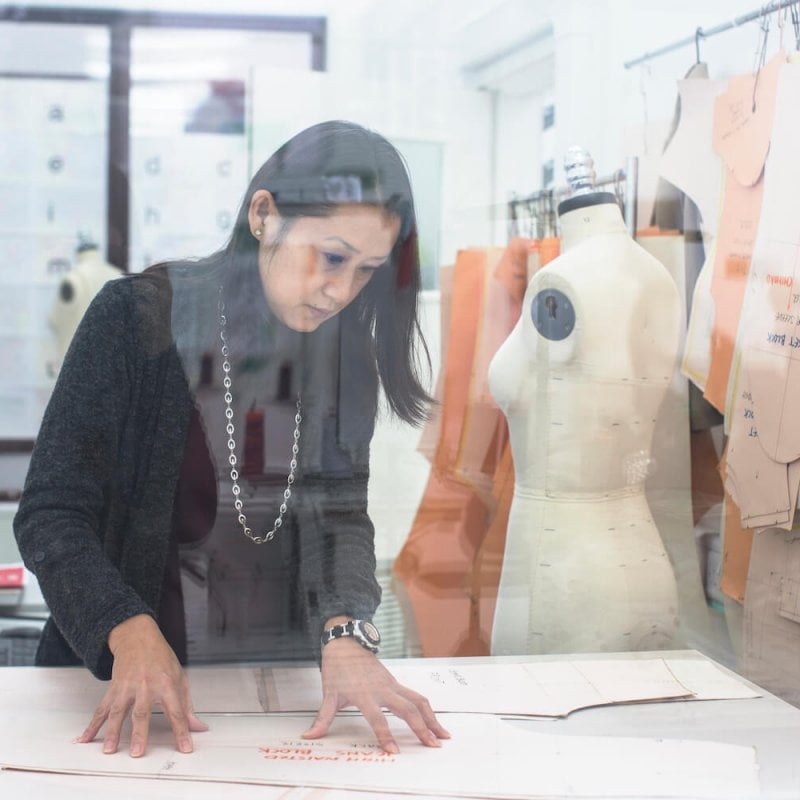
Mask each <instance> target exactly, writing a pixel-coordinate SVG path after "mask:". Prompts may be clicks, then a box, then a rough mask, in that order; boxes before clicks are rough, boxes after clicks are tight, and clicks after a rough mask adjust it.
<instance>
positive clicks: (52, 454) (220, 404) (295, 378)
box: [15, 122, 447, 756]
mask: <svg viewBox="0 0 800 800" xmlns="http://www.w3.org/2000/svg"><path fill="white" fill-rule="evenodd" d="M419 285H420V276H419V261H418V255H417V242H416V221H415V216H414V209H413V202H412V196H411V190H410V185H409V181H408V177H407V174H406V171H405V168H404V166H403V163H402V161H401V159H400V157H399V155H398V154H397V152H396V151H395V150H394V148H393V147H392V146H391V145H390V144H389V143H388V142H387V141H386V140H385V139H383V138H382V137H380V136H378V135H377V134H374V133H372V132H369V131H367V130H365V129H363V128H360V127H358V126H356V125H353V124H350V123H344V122H329V123H323V124H320V125H316V126H314V127H312V128H309V129H307V130H305V131H303V132H301V133H300V134H298V135H297V136H296V137H294V138H293V139H292V140H290V141H289V142H287V143H286V144H285V145H284V146H283V147H281V148H280V149H279V150H278V151H277V152H276V153H275V154H274V155H273V156H272V157H271V158H270V159H269V160H268V161H267V162H266V163H265V164H264V165H263V166H262V167H261V169H260V170H259V171H258V173H257V174H256V175H255V177H254V178H253V180H252V182H251V184H250V187H249V188H248V191H247V194H246V196H245V199H244V202H243V204H242V207H241V209H240V211H239V214H238V216H237V220H236V224H235V228H234V231H233V234H232V236H231V239H230V241H229V242H228V244H227V246H226V247H225V248H224V249H223V250H222V251H220V252H218V253H216V254H214V255H213V256H211V257H209V258H207V259H205V260H200V261H197V262H184V263H170V264H165V265H160V266H158V267H154V268H151V269H150V270H147V271H146V272H144V273H142V274H141V275H135V276H129V277H127V278H124V279H122V280H118V281H114V282H112V283H110V284H108V285H107V286H106V287H105V288H104V289H103V290H102V291H101V292H100V294H99V295H98V296H97V297H96V298H95V300H94V302H93V303H92V305H91V307H90V308H89V310H88V312H87V314H86V315H85V317H84V319H83V321H82V323H81V326H80V328H79V330H78V332H77V333H76V335H75V338H74V340H73V342H72V345H71V347H70V350H69V352H68V354H67V356H66V359H65V362H64V366H63V368H62V371H61V373H60V375H59V379H58V383H57V386H56V388H55V391H54V393H53V396H52V399H51V401H50V404H49V406H48V409H47V412H46V414H45V417H44V420H43V422H42V426H41V429H40V434H39V437H38V439H37V442H36V447H35V450H34V453H33V457H32V460H31V466H30V470H29V473H28V477H27V480H26V484H25V489H24V492H23V497H22V500H21V502H20V507H19V511H18V514H17V516H16V519H15V533H16V536H17V541H18V544H19V548H20V551H21V553H22V555H23V559H24V560H25V563H26V564H27V565H28V566H29V568H30V569H31V570H32V571H33V572H34V573H35V574H36V576H37V578H38V580H39V582H40V585H41V587H42V591H43V593H44V596H45V599H46V600H47V603H48V605H49V607H50V610H51V614H52V617H51V619H50V620H49V621H48V624H47V625H46V627H45V630H44V633H43V636H42V640H41V643H40V646H39V651H38V654H37V663H39V664H46V665H63V664H81V663H83V664H85V665H86V666H87V667H88V668H89V669H90V670H91V671H92V673H93V674H94V675H95V676H97V677H99V678H102V679H109V678H110V679H111V684H110V687H109V689H108V691H107V692H106V694H105V696H104V698H103V700H102V702H101V703H100V705H99V706H98V708H97V709H96V711H95V714H94V716H93V718H92V720H91V722H90V723H89V725H88V727H87V728H86V730H85V731H84V732H83V734H82V735H81V736H80V737H79V739H78V741H81V742H88V741H91V740H92V739H93V738H94V737H95V736H96V735H97V733H98V732H99V731H100V729H101V728H102V727H103V726H105V731H104V740H103V751H104V752H106V753H113V752H115V751H116V750H117V748H118V745H119V736H120V729H121V725H122V723H123V721H124V720H125V719H126V718H127V716H128V715H129V714H130V715H131V718H132V724H133V726H132V735H131V746H130V753H131V755H132V756H140V755H142V754H143V753H144V751H145V748H146V745H147V737H148V728H149V717H150V712H151V708H152V706H153V704H154V703H159V704H160V705H161V706H162V708H163V710H164V713H165V715H166V716H167V718H168V719H169V721H170V724H171V726H172V730H173V732H174V736H175V740H176V744H177V747H178V749H179V750H180V751H182V752H190V751H191V750H192V738H191V732H192V731H201V730H205V729H206V726H205V724H204V723H202V722H201V721H200V720H199V719H198V718H197V716H196V715H195V714H194V712H193V710H192V705H191V699H190V690H189V686H188V683H187V681H186V678H185V675H184V673H183V670H182V669H181V664H182V663H186V661H187V657H188V656H187V654H188V653H189V651H190V650H191V646H190V645H191V644H192V643H191V642H188V640H187V632H186V624H185V619H186V618H187V616H188V615H189V613H190V610H191V609H190V607H189V605H190V604H187V602H186V597H185V591H186V590H188V588H190V587H191V583H190V582H187V581H186V580H185V576H186V574H187V573H192V571H194V574H195V575H196V577H197V576H199V577H197V580H199V581H200V583H201V584H202V585H203V586H204V587H205V589H206V591H207V594H208V595H209V596H211V598H212V599H211V600H210V601H209V608H208V618H209V620H210V621H211V625H210V627H211V628H212V629H213V630H212V633H211V638H212V639H213V642H212V643H211V645H209V647H210V649H211V651H212V653H211V659H209V658H208V656H209V653H208V652H206V653H205V654H204V656H205V657H207V658H206V660H213V655H214V652H213V651H214V648H215V647H222V651H221V652H222V657H223V658H234V657H235V647H234V648H233V649H231V642H233V643H234V644H236V643H238V644H244V645H245V647H247V646H252V642H250V645H248V641H250V639H252V637H250V636H249V632H252V629H253V628H254V629H256V630H257V632H258V633H259V636H260V638H258V637H256V638H257V641H258V643H259V644H260V645H263V647H264V648H265V649H264V650H262V651H261V652H260V657H261V658H269V657H274V654H273V653H271V652H270V648H271V647H272V645H271V642H275V641H281V642H284V643H285V642H286V641H289V642H290V645H289V652H290V654H291V655H294V656H296V657H303V656H304V655H306V653H311V654H316V655H317V657H318V658H320V660H321V670H322V683H323V702H322V706H321V708H320V711H319V714H318V716H317V719H316V720H315V722H314V723H313V725H312V726H311V728H310V729H309V730H308V731H307V732H306V733H305V734H304V735H305V736H307V737H309V738H316V737H319V736H323V735H324V734H325V733H326V732H327V730H328V728H329V726H330V723H331V721H332V719H333V717H334V715H335V713H336V711H337V710H338V709H339V708H343V707H344V706H346V705H355V706H357V707H358V708H359V709H360V710H361V711H362V713H363V714H364V716H365V717H366V719H367V720H368V721H369V723H370V725H371V726H372V728H373V730H374V731H375V733H376V735H377V737H378V740H379V742H380V744H381V745H382V746H383V748H384V749H385V750H386V751H387V752H397V749H398V748H397V744H396V742H395V741H394V739H393V738H392V735H391V733H390V731H389V728H388V726H387V723H386V720H385V719H384V716H383V713H382V711H381V707H382V706H384V707H386V708H388V709H389V710H391V711H392V712H393V713H395V714H396V715H397V716H399V717H401V718H403V719H404V720H405V721H406V722H407V723H408V725H409V726H410V727H411V728H412V729H413V730H414V732H415V733H416V734H417V736H418V737H419V738H420V740H421V741H422V742H423V743H424V744H426V745H429V746H437V745H438V744H439V739H440V738H443V737H446V736H447V733H446V731H445V730H444V729H443V728H442V727H441V725H440V724H439V723H438V722H437V720H436V718H435V716H434V715H433V713H432V711H431V709H430V706H429V705H428V703H427V701H426V700H425V699H424V698H423V697H421V696H420V695H418V694H416V693H414V692H412V691H411V690H409V689H406V688H405V687H403V686H400V685H399V684H398V683H397V682H396V681H395V680H394V679H393V678H392V677H391V675H390V674H389V673H388V671H387V670H386V669H385V668H384V667H383V666H382V665H381V663H380V662H379V661H378V660H377V658H376V657H375V652H374V651H375V644H376V642H375V641H374V639H375V637H376V636H377V634H376V632H375V631H374V629H373V628H372V627H370V625H369V624H368V623H369V620H370V618H371V616H372V614H373V612H374V610H375V608H376V607H377V605H378V602H379V599H380V589H379V587H378V585H377V583H376V581H375V575H374V569H375V556H374V548H373V529H372V525H371V523H370V521H369V519H368V517H367V514H366V502H367V477H368V457H369V442H370V439H371V436H372V432H373V428H374V420H375V416H376V413H377V409H378V386H379V384H380V385H382V387H383V390H384V393H385V396H386V399H387V401H388V404H389V406H390V408H391V409H392V410H393V411H394V413H396V414H397V415H398V416H399V417H401V418H402V419H405V420H407V421H409V422H418V421H419V420H420V419H421V418H422V417H423V415H424V408H425V404H426V403H427V402H428V400H429V398H428V396H427V394H426V393H425V391H424V389H423V388H422V386H421V385H420V382H419V380H418V378H417V371H416V366H417V355H416V350H415V339H416V337H417V335H418V334H419V326H418V322H417V316H416V303H417V294H418V291H419ZM423 347H424V344H423ZM212 363H213V368H212V369H211V370H210V369H209V365H210V364H212ZM258 402H261V403H262V405H264V406H266V407H268V411H269V413H267V416H266V418H265V417H264V413H263V412H262V413H261V417H260V419H257V417H258V415H257V413H256V405H257V403H258ZM287 407H288V408H289V409H290V413H289V415H288V417H287V415H286V413H285V412H286V409H287ZM270 409H271V410H270ZM276 409H277V411H276ZM281 419H283V420H284V422H283V423H282V422H281ZM247 421H250V422H258V423H259V424H258V425H255V426H251V427H254V428H255V430H256V435H255V437H253V436H250V434H251V433H252V431H248V430H247V424H246V423H247ZM259 430H265V433H266V437H267V443H268V446H269V443H270V442H275V441H279V440H280V439H281V437H283V438H284V439H285V440H286V441H287V442H288V444H287V445H286V447H285V448H284V449H283V450H282V451H281V453H282V458H283V462H282V463H283V464H284V465H285V466H284V467H283V470H284V471H283V473H282V475H281V477H280V478H279V479H275V477H274V475H273V476H272V477H270V474H269V473H270V470H269V469H268V468H267V467H266V466H265V463H264V462H265V460H266V461H269V460H270V459H269V458H267V457H265V455H264V449H263V448H262V447H260V444H259V437H258V435H257V434H258V431H259ZM248 437H249V440H248ZM292 445H293V447H292ZM276 448H277V445H276V447H273V448H271V449H270V450H268V451H267V452H268V453H273V454H274V450H275V449H276ZM277 449H280V448H277ZM287 465H288V466H287ZM246 474H247V475H249V476H251V477H245V475H246ZM276 545H278V547H276ZM198 564H199V565H200V567H198ZM253 564H260V565H261V566H259V567H258V569H257V570H255V571H254V570H253V568H252V565H253ZM248 570H249V571H248ZM259 570H260V571H259ZM182 572H183V574H184V580H182V579H181V573H182ZM243 575H244V576H245V577H244V578H242V576H243ZM254 576H255V578H256V579H255V580H254ZM264 584H267V589H268V590H269V591H267V592H266V594H265V593H264V592H263V591H262V590H263V585H264ZM220 587H221V588H220ZM276 587H277V591H276V590H275V588H276ZM254 592H255V593H254ZM259 592H261V593H260V594H259ZM237 602H238V606H236V605H235V603H237ZM253 614H256V615H259V614H260V615H261V617H260V618H259V620H258V621H257V622H258V624H256V625H253V626H251V625H250V624H249V623H250V621H251V617H252V615H253ZM242 620H245V621H246V622H247V624H243V623H242ZM298 620H301V621H302V623H303V625H302V627H304V628H305V631H306V633H307V634H309V637H308V638H309V639H310V641H311V642H313V644H314V647H313V648H312V649H311V650H307V651H305V652H304V651H303V649H302V646H300V645H298V644H297V641H298V640H297V637H296V636H294V634H295V633H296V632H297V628H298V627H300V626H299V625H298V624H297V623H298ZM232 631H233V632H234V633H235V635H234V634H232V633H231V632H232ZM287 636H288V639H287ZM320 641H322V642H323V645H322V649H321V654H320V649H319V648H320ZM206 644H208V643H206ZM216 652H217V655H219V652H220V651H216ZM248 652H250V651H248V650H246V649H245V651H244V655H245V657H247V654H248ZM282 654H283V655H285V652H284V651H282Z"/></svg>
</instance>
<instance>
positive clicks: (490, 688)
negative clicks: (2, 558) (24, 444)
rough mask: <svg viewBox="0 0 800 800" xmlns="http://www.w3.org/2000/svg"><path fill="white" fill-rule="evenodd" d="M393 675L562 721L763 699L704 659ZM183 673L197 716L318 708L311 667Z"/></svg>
mask: <svg viewBox="0 0 800 800" xmlns="http://www.w3.org/2000/svg"><path fill="white" fill-rule="evenodd" d="M390 669H391V671H392V674H393V675H394V676H395V677H396V678H397V680H398V681H400V683H402V684H404V685H405V686H408V687H409V688H412V689H414V690H416V691H418V692H420V693H421V694H423V695H425V696H426V697H427V698H428V700H429V701H430V703H431V705H432V706H433V708H434V710H435V711H437V712H456V713H484V714H500V715H503V716H540V717H562V716H566V715H567V714H569V713H570V712H571V711H575V710H577V709H579V708H587V707H590V706H602V705H609V704H612V703H632V702H651V701H658V700H721V699H746V698H753V697H758V696H759V695H758V693H757V692H755V691H753V690H752V689H751V688H750V687H749V686H747V685H746V684H745V683H743V682H742V681H740V680H739V679H737V678H735V677H733V676H731V675H729V674H728V673H726V672H724V671H723V670H721V669H720V668H719V667H717V666H716V665H715V664H714V663H712V662H710V661H707V660H705V659H700V658H696V659H695V658H646V659H635V658H627V659H626V658H613V659H585V660H583V659H565V660H555V661H529V662H521V663H504V664H480V663H474V662H472V663H469V662H467V663H463V664H461V663H459V660H458V659H453V660H451V661H450V662H444V663H442V662H440V663H439V664H426V663H425V662H424V661H415V662H413V663H408V664H404V663H403V662H402V661H395V662H393V663H392V664H390ZM188 674H189V683H190V685H191V687H192V698H193V701H194V707H195V710H196V711H197V712H198V713H199V714H214V713H220V714H228V713H235V714H248V713H257V714H261V713H263V712H265V711H269V712H273V713H294V712H305V711H307V712H310V713H311V712H316V711H317V709H318V708H319V705H320V703H321V701H322V694H321V688H320V677H319V670H318V669H316V668H315V667H290V668H271V667H207V668H206V667H195V668H190V669H189V670H188ZM106 686H107V684H103V683H100V682H98V681H96V680H94V679H93V678H92V677H91V675H90V674H89V673H88V672H86V671H85V670H80V669H53V670H41V669H38V668H36V667H30V668H27V669H26V668H19V669H15V670H10V671H9V673H8V675H7V676H6V678H4V680H3V682H2V684H0V704H2V706H0V707H9V706H11V705H12V704H13V703H14V702H16V703H19V702H20V700H21V698H24V703H25V707H26V708H28V709H29V710H30V711H31V712H33V711H37V710H42V711H46V710H48V709H53V708H58V709H60V710H62V711H76V712H83V714H84V715H88V714H90V713H91V711H92V710H93V709H94V707H95V706H96V705H97V703H98V702H99V701H100V699H101V698H102V696H103V692H104V691H105V689H106Z"/></svg>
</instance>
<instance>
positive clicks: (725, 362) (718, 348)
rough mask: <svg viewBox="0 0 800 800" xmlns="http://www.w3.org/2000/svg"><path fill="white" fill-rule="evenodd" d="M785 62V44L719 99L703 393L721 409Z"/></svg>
mask: <svg viewBox="0 0 800 800" xmlns="http://www.w3.org/2000/svg"><path fill="white" fill-rule="evenodd" d="M785 63H786V55H785V53H784V52H783V51H782V50H781V51H779V52H778V53H777V54H776V55H775V56H774V57H773V58H772V59H770V61H769V62H768V63H767V64H766V65H765V66H764V67H763V68H762V69H761V70H760V71H759V72H758V74H757V75H755V76H754V75H751V74H747V75H737V76H735V77H733V78H731V80H730V83H729V85H728V89H727V90H726V91H725V93H724V94H722V95H720V96H719V97H717V99H716V101H715V104H714V106H715V110H714V133H713V144H714V149H715V150H716V151H717V152H718V153H719V154H720V155H721V156H722V158H723V160H724V161H725V166H726V177H725V193H724V197H723V201H722V210H721V212H720V225H719V231H718V234H717V240H716V255H715V259H714V272H713V277H712V279H711V295H712V297H713V298H714V328H713V331H712V335H711V366H710V369H709V373H708V380H707V382H706V387H705V393H704V396H705V397H706V399H707V400H708V401H709V402H710V403H711V404H712V405H713V406H714V407H715V408H716V409H717V410H718V411H720V412H722V413H724V412H725V397H726V394H727V390H728V378H729V375H730V370H731V363H732V361H733V350H734V342H735V340H736V332H737V328H738V325H739V315H740V313H741V308H742V301H743V298H744V291H745V286H746V282H747V275H748V272H749V270H750V260H751V257H752V253H753V247H754V245H755V239H756V232H757V231H758V223H759V218H760V216H761V200H762V195H763V191H764V180H763V169H764V160H765V159H766V156H767V151H768V150H769V144H770V135H771V132H772V118H773V110H774V107H775V92H776V87H777V82H778V76H779V74H780V72H781V68H782V66H784V65H785Z"/></svg>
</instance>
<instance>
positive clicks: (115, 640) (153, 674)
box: [76, 614, 208, 757]
mask: <svg viewBox="0 0 800 800" xmlns="http://www.w3.org/2000/svg"><path fill="white" fill-rule="evenodd" d="M108 646H109V648H110V649H111V652H112V653H113V654H114V666H113V668H112V671H111V686H110V687H109V689H108V691H107V692H106V693H105V695H104V696H103V699H102V700H101V702H100V705H99V706H98V707H97V709H96V710H95V712H94V716H93V717H92V720H91V722H90V723H89V726H88V727H87V728H86V730H85V731H84V732H83V733H82V734H81V735H80V736H79V737H78V738H77V740H76V741H78V742H91V741H92V740H93V739H94V738H95V736H97V733H98V731H99V730H100V728H102V727H103V725H104V724H105V726H106V729H105V734H104V736H103V752H104V753H116V752H117V748H118V747H119V737H120V731H121V729H122V724H123V722H124V721H125V718H126V717H127V716H128V713H130V715H131V720H132V723H133V728H132V730H131V747H130V754H131V756H133V757H138V756H141V755H144V752H145V750H146V748H147V737H148V732H149V729H150V714H151V712H152V709H153V705H154V704H158V705H160V706H161V708H162V710H163V712H164V715H165V716H166V718H167V719H168V720H169V723H170V725H171V726H172V731H173V733H174V734H175V744H176V746H177V749H178V750H179V751H180V752H181V753H191V752H192V750H193V745H192V736H191V733H190V732H191V731H206V730H208V725H206V724H205V723H204V722H201V721H200V719H198V718H197V716H196V715H195V713H194V709H193V708H192V699H191V696H190V692H189V681H188V680H187V678H186V675H185V673H184V671H183V669H182V667H181V665H180V663H179V662H178V659H177V657H176V656H175V653H174V652H173V651H172V648H171V647H170V646H169V644H167V641H166V639H164V637H163V636H162V634H161V631H160V630H159V628H158V625H156V622H155V620H154V619H153V618H152V617H150V616H148V615H147V614H140V615H138V616H135V617H131V618H130V619H127V620H125V622H122V623H120V624H119V625H117V626H116V627H115V628H113V629H112V631H111V633H110V634H109V636H108Z"/></svg>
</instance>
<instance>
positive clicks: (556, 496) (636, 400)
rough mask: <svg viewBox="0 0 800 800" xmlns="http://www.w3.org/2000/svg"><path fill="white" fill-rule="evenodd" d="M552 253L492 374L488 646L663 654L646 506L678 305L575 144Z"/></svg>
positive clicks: (657, 556) (655, 546) (660, 592)
mask: <svg viewBox="0 0 800 800" xmlns="http://www.w3.org/2000/svg"><path fill="white" fill-rule="evenodd" d="M567 176H568V179H569V182H570V186H571V188H572V190H573V196H572V197H570V198H569V199H567V200H565V201H563V202H562V203H561V204H560V206H559V209H558V213H559V218H560V226H561V247H562V250H561V255H560V256H559V257H558V258H557V259H555V260H554V261H552V262H551V263H550V264H549V265H548V266H547V267H546V268H544V269H542V270H540V271H539V272H537V273H536V274H535V275H534V277H533V279H532V280H531V282H530V284H529V285H528V289H527V291H526V294H525V298H524V300H523V303H522V315H521V317H520V320H519V322H518V323H517V325H516V327H515V328H514V330H513V331H512V332H511V334H510V335H509V337H508V339H507V340H506V341H505V342H504V343H503V345H502V346H501V348H500V349H499V350H498V352H497V354H496V355H495V357H494V359H493V361H492V363H491V366H490V368H489V384H490V387H491V391H492V394H493V395H494V397H495V399H496V400H497V403H498V405H499V406H500V408H501V409H502V410H503V412H504V413H505V415H506V417H507V419H508V425H509V435H510V439H511V450H512V454H513V459H514V469H515V475H516V483H515V488H514V498H513V501H512V505H511V512H510V516H509V522H508V533H507V538H506V546H505V555H504V560H503V571H502V575H501V578H500V585H499V588H498V597H497V607H496V611H495V618H494V627H493V632H492V653H493V654H496V655H501V654H513V653H568V652H598V651H629V650H652V649H665V648H669V647H672V646H675V645H676V643H677V625H678V613H677V612H678V600H677V589H676V583H675V577H674V574H673V571H672V567H671V565H670V562H669V558H668V556H667V553H666V552H665V550H664V546H663V543H662V541H661V537H660V535H659V532H658V530H657V528H656V526H655V523H654V522H653V518H652V515H651V512H650V508H649V506H648V502H647V499H646V497H645V491H644V482H645V478H646V477H647V473H648V465H649V462H650V446H651V439H652V435H653V429H654V426H655V421H656V416H657V414H658V409H659V406H660V405H661V402H662V400H663V398H664V396H665V394H666V392H667V389H668V386H669V383H670V381H671V379H672V376H673V372H674V369H675V367H676V361H677V355H678V345H679V329H680V319H681V316H680V299H679V296H678V291H677V288H676V286H675V284H674V281H673V280H672V278H671V277H670V276H669V274H668V272H667V270H666V269H665V268H664V267H663V266H662V265H661V264H660V263H659V262H658V261H657V260H656V259H654V258H653V257H652V256H651V255H649V254H648V253H646V252H645V251H644V250H643V249H642V248H641V247H640V246H639V245H638V244H636V243H635V242H634V241H633V239H631V237H630V236H629V235H628V233H627V231H626V229H625V225H624V222H623V219H622V215H621V214H620V209H619V206H618V205H617V202H616V200H615V197H614V195H612V194H608V193H604V192H598V191H597V190H596V189H595V188H594V172H593V170H592V161H591V159H590V158H589V157H588V154H586V153H585V151H582V150H580V149H579V148H572V149H571V150H570V151H569V153H568V156H567Z"/></svg>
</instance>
